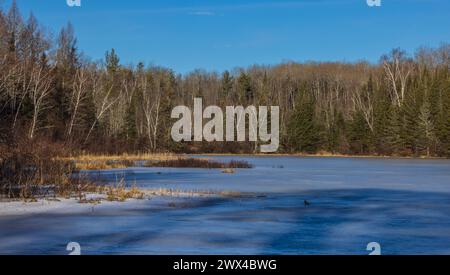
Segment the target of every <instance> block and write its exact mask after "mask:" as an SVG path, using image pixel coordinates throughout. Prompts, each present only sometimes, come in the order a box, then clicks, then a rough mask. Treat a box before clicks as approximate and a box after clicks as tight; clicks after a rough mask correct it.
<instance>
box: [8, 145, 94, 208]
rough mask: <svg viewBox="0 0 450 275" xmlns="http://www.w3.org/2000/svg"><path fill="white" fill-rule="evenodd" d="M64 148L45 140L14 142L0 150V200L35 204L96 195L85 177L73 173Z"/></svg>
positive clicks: (71, 164) (92, 186)
mask: <svg viewBox="0 0 450 275" xmlns="http://www.w3.org/2000/svg"><path fill="white" fill-rule="evenodd" d="M65 151H66V150H65V148H64V146H63V145H59V144H54V143H50V142H47V141H45V140H30V139H27V138H23V139H20V138H14V139H10V140H8V141H7V142H5V143H3V144H2V146H1V147H0V197H3V198H8V199H23V200H35V199H36V198H41V197H42V198H44V197H56V196H61V197H70V196H79V195H80V194H81V193H85V192H92V191H97V189H98V188H99V186H98V185H96V184H95V183H94V182H92V181H91V180H89V179H88V178H87V177H83V176H81V175H78V174H77V173H76V167H75V165H74V164H73V162H71V161H67V160H63V159H60V158H57V157H56V156H60V155H64V153H65Z"/></svg>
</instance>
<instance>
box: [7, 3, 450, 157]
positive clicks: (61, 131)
mask: <svg viewBox="0 0 450 275" xmlns="http://www.w3.org/2000/svg"><path fill="white" fill-rule="evenodd" d="M155 54H157V53H155ZM449 70H450V44H442V45H441V46H440V47H437V48H426V47H422V48H419V49H418V50H417V51H416V52H415V53H406V52H405V51H403V50H401V49H394V50H392V51H391V52H389V53H387V54H386V55H384V56H382V57H381V58H380V60H379V62H378V63H376V64H372V63H369V62H357V63H346V62H307V63H296V62H285V63H282V64H279V65H272V66H262V65H255V66H251V67H249V68H236V69H234V70H232V71H225V72H223V73H217V72H207V71H203V70H196V71H193V72H191V73H188V74H185V75H181V74H177V73H175V72H174V71H173V70H171V69H168V68H163V67H158V66H146V65H145V64H144V62H141V63H139V64H136V65H128V64H122V63H121V61H120V57H119V55H118V53H116V51H115V50H114V49H110V50H108V51H107V52H106V54H105V57H104V58H103V59H102V60H99V61H91V60H89V58H87V57H86V56H85V55H84V54H83V53H82V51H81V50H80V49H79V48H78V45H77V39H76V36H75V31H74V28H73V26H72V25H71V24H68V25H67V26H66V27H64V28H63V29H62V30H60V32H59V33H58V34H57V35H51V34H50V33H49V32H48V31H47V30H46V28H45V27H43V26H42V25H41V24H40V23H39V22H38V20H37V19H36V18H35V17H34V16H33V15H32V14H31V15H30V16H28V17H27V18H24V17H23V16H22V15H21V13H20V11H19V10H18V7H17V5H16V3H15V2H13V3H12V5H11V6H10V7H9V9H8V10H5V11H0V132H1V135H0V142H2V143H4V144H6V143H7V142H8V140H11V139H17V138H19V137H21V138H26V139H28V140H29V142H30V143H31V142H33V141H35V140H38V139H39V140H46V141H48V142H51V143H58V144H64V146H66V147H69V148H73V149H74V150H79V151H81V150H83V151H87V152H93V153H124V152H141V151H159V152H167V151H170V152H230V153H241V152H248V153H251V152H254V150H255V148H256V147H257V146H256V145H255V144H254V143H252V142H245V143H241V142H239V143H232V144H229V143H206V142H204V143H195V142H192V143H176V142H174V141H172V139H171V137H170V131H171V126H172V124H173V123H174V120H173V119H171V118H170V113H171V110H172V108H174V107H175V106H178V105H186V106H190V105H192V102H193V99H194V98H196V97H200V98H202V99H203V102H204V104H205V105H218V106H220V107H224V106H233V105H243V106H246V105H255V106H271V105H276V106H279V107H280V143H281V144H280V152H286V153H293V152H303V153H317V152H319V151H325V152H330V153H341V154H370V155H396V156H397V155H401V156H450V71H449Z"/></svg>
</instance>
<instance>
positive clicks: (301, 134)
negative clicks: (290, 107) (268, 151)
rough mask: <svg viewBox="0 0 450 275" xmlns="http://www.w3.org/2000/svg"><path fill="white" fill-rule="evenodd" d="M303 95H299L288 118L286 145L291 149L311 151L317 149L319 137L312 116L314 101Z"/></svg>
mask: <svg viewBox="0 0 450 275" xmlns="http://www.w3.org/2000/svg"><path fill="white" fill-rule="evenodd" d="M303 97H304V98H303ZM303 97H302V96H301V97H300V99H299V102H298V103H297V105H296V106H297V107H296V109H295V110H294V111H293V113H292V115H291V117H290V119H289V122H288V129H289V130H288V138H287V145H288V148H289V149H290V150H292V151H297V152H308V153H312V152H315V151H316V150H317V142H318V139H319V136H318V130H317V127H316V124H315V118H314V101H313V100H311V99H309V98H308V97H306V96H303Z"/></svg>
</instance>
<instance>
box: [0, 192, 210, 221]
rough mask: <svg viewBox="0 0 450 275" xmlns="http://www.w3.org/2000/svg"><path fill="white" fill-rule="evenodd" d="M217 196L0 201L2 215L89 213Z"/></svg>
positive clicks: (158, 206) (155, 206)
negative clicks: (114, 199) (82, 200)
mask: <svg viewBox="0 0 450 275" xmlns="http://www.w3.org/2000/svg"><path fill="white" fill-rule="evenodd" d="M213 197H217V196H216V195H204V194H198V195H197V194H194V195H193V194H180V195H174V196H163V195H160V196H149V195H146V196H145V197H144V198H142V199H128V200H126V201H108V200H107V199H106V196H105V195H103V194H89V196H87V199H89V200H93V201H96V200H98V202H97V203H90V202H87V203H80V201H79V200H78V199H76V198H70V199H67V198H46V199H39V200H37V201H35V202H25V201H23V200H12V201H0V218H2V217H11V216H24V215H36V214H89V213H92V212H96V213H98V212H106V211H108V212H109V211H123V210H133V209H140V208H147V209H148V208H152V209H170V208H175V207H177V206H178V205H182V204H185V203H187V202H190V201H192V200H193V199H200V198H213Z"/></svg>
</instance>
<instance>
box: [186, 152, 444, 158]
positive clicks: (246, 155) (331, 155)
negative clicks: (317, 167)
mask: <svg viewBox="0 0 450 275" xmlns="http://www.w3.org/2000/svg"><path fill="white" fill-rule="evenodd" d="M184 155H187V156H211V157H214V156H217V157H221V156H223V157H227V156H231V157H233V156H237V157H304V158H356V159H369V158H373V159H417V160H449V159H450V158H447V157H426V156H420V157H414V156H380V155H343V154H303V153H292V154H288V153H277V154H262V153H256V154H251V153H249V154H247V153H243V154H235V153H205V154H201V153H199V154H184Z"/></svg>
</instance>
